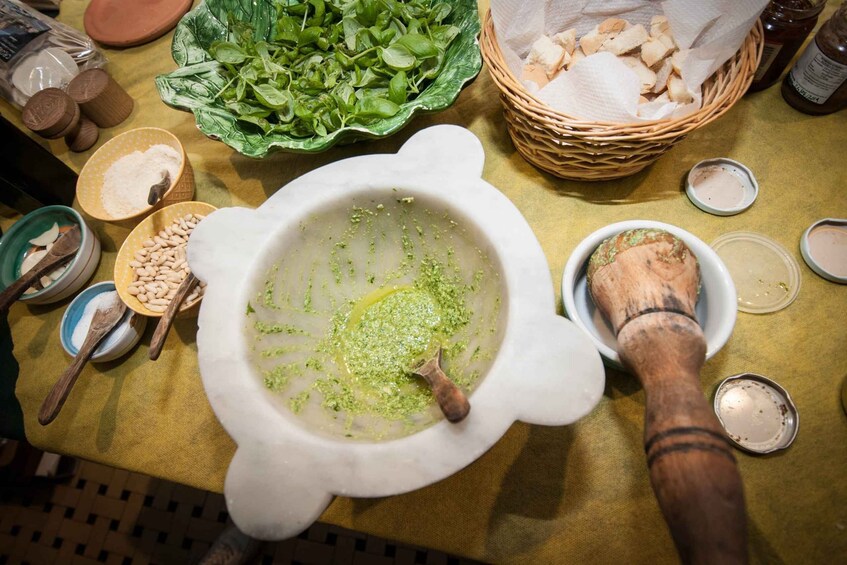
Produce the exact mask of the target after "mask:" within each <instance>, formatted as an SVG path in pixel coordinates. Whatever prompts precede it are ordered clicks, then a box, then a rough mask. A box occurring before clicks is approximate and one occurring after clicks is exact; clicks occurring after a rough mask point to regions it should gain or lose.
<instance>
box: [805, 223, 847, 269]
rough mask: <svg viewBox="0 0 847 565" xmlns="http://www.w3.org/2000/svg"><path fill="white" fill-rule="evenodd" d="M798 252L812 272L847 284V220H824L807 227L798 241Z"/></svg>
mask: <svg viewBox="0 0 847 565" xmlns="http://www.w3.org/2000/svg"><path fill="white" fill-rule="evenodd" d="M800 252H801V253H802V254H803V259H804V260H805V261H806V264H807V265H809V268H811V269H812V270H813V271H814V272H816V273H817V274H819V275H820V276H822V277H823V278H825V279H826V280H829V281H832V282H837V283H840V284H847V220H842V219H838V218H826V219H824V220H819V221H817V222H815V223H814V224H812V225H811V226H809V228H808V229H807V230H806V231H805V232H804V233H803V237H802V238H801V239H800Z"/></svg>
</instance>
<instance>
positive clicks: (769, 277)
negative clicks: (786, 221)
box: [712, 232, 800, 314]
mask: <svg viewBox="0 0 847 565" xmlns="http://www.w3.org/2000/svg"><path fill="white" fill-rule="evenodd" d="M712 249H714V250H715V252H716V253H717V254H718V256H719V257H720V258H721V260H722V261H723V262H724V264H725V265H726V268H727V269H729V274H730V275H732V281H733V282H734V283H735V290H736V292H737V293H738V309H739V310H741V311H742V312H749V313H751V314H767V313H769V312H776V311H777V310H782V309H783V308H785V307H786V306H788V305H789V304H791V303H792V302H793V301H794V299H795V298H797V293H799V292H800V266H799V265H798V264H797V261H796V260H795V259H794V257H792V256H791V254H790V253H788V251H787V250H786V249H785V248H784V247H782V246H781V245H780V244H778V243H777V242H775V241H774V240H772V239H770V238H768V237H765V236H764V235H761V234H758V233H752V232H731V233H727V234H724V235H722V236H720V237H719V238H717V239H716V240H715V241H713V242H712Z"/></svg>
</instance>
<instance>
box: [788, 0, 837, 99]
mask: <svg viewBox="0 0 847 565" xmlns="http://www.w3.org/2000/svg"><path fill="white" fill-rule="evenodd" d="M782 97H783V98H785V101H786V102H788V103H789V104H791V106H793V107H794V108H796V109H797V110H800V111H801V112H804V113H806V114H831V113H832V112H837V111H838V110H841V109H842V108H845V107H847V2H845V3H843V4H841V7H840V8H838V9H837V10H836V11H835V13H834V14H833V15H832V17H831V18H830V19H829V20H827V21H826V22H825V23H824V24H823V25H822V26H821V28H820V29H819V30H818V33H817V34H815V38H814V39H813V40H812V41H811V42H810V43H809V45H808V46H807V47H806V50H805V51H803V54H802V55H800V58H799V59H797V62H796V63H795V64H794V67H793V68H792V69H791V72H789V73H788V74H787V75H786V77H785V80H784V81H783V82H782Z"/></svg>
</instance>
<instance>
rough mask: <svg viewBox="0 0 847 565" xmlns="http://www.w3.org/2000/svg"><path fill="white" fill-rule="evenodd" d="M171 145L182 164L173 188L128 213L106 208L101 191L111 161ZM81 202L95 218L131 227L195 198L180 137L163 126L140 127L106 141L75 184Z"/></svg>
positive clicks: (189, 167) (173, 182)
mask: <svg viewBox="0 0 847 565" xmlns="http://www.w3.org/2000/svg"><path fill="white" fill-rule="evenodd" d="M159 144H163V145H168V146H170V147H172V148H174V149H175V150H176V151H177V152H178V153H179V154H180V155H181V156H182V166H181V167H180V170H179V173H177V175H176V178H174V179H172V180H171V186H170V188H169V189H168V190H167V191H166V192H165V194H164V195H163V196H162V199H161V200H159V202H157V203H156V204H155V205H153V206H148V207H146V208H144V209H143V210H141V211H139V212H135V213H133V214H129V215H126V216H113V215H111V214H109V212H107V211H106V209H105V208H104V207H103V202H102V200H101V197H100V195H101V192H102V190H103V179H104V177H105V175H106V171H108V170H109V167H111V166H112V164H113V163H114V162H115V161H117V160H118V159H120V158H121V157H125V156H126V155H129V154H130V153H132V152H133V151H146V150H147V149H149V148H150V147H152V146H153V145H159ZM76 195H77V198H78V199H79V205H80V206H82V209H83V210H84V211H85V213H86V214H88V215H89V216H91V217H92V218H97V219H98V220H103V221H105V222H112V223H118V224H121V225H125V226H128V227H129V226H132V225H134V224H136V223H137V222H138V221H140V220H141V219H142V218H144V217H145V216H148V215H149V214H151V213H152V212H154V211H156V210H160V209H161V208H164V207H165V206H168V205H170V204H174V203H177V202H185V201H186V200H191V199H192V198H193V197H194V169H192V167H191V163H190V162H189V160H188V155H186V153H185V149H184V148H183V147H182V143H180V141H179V139H178V138H177V137H176V136H175V135H174V134H172V133H171V132H169V131H167V130H163V129H160V128H137V129H132V130H129V131H127V132H124V133H122V134H120V135H118V136H116V137H114V138H112V139H111V140H109V141H108V142H107V143H105V144H104V145H103V146H102V147H100V149H98V150H97V151H96V152H95V153H94V155H92V156H91V158H90V159H89V160H88V162H86V164H85V166H84V167H83V168H82V171H80V173H79V179H78V180H77V184H76Z"/></svg>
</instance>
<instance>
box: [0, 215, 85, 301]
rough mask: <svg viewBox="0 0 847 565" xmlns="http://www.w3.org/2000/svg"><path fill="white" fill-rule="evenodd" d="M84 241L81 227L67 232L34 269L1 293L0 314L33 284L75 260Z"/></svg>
mask: <svg viewBox="0 0 847 565" xmlns="http://www.w3.org/2000/svg"><path fill="white" fill-rule="evenodd" d="M81 241H82V233H81V232H80V229H79V226H74V227H72V228H71V229H69V230H68V231H66V232H65V233H64V234H63V235H62V236H61V237H60V238H59V239H57V240H56V242H55V243H54V244H53V247H51V248H50V251H48V252H47V254H46V255H45V256H44V257H43V258H42V259H41V261H39V262H38V263H36V264H35V266H33V268H32V269H30V270H29V271H27V272H26V273H24V274H23V275H21V277H20V278H19V279H18V280H16V281H15V282H13V283H12V284H10V285H9V286H7V287H6V289H5V290H4V291H3V292H0V312H5V311H6V310H8V309H9V307H10V306H11V305H12V303H13V302H14V301H15V300H17V299H18V298H20V296H21V295H22V294H23V293H24V292H26V289H28V288H29V287H31V286H32V285H33V283H34V282H35V281H37V280H39V279H40V278H41V277H42V275H45V274H47V273H49V272H50V271H52V270H53V269H55V268H56V267H59V266H61V265H63V264H64V263H67V262H68V261H70V260H71V259H73V257H74V255H75V254H76V252H77V251H79V245H80V243H81Z"/></svg>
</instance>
